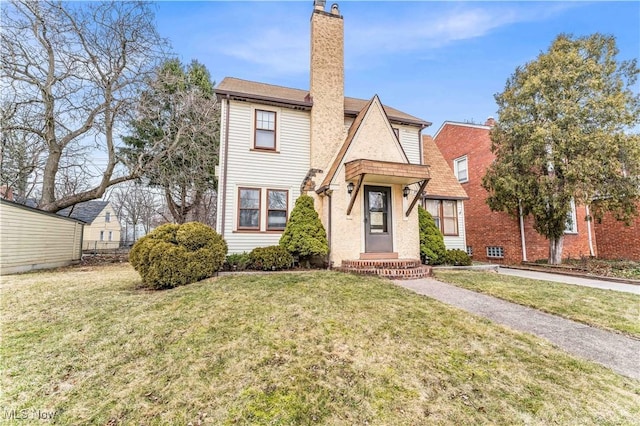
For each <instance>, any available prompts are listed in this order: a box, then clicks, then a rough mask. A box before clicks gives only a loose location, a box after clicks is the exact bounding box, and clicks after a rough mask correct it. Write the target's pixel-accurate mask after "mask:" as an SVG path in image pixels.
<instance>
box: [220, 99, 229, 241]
mask: <svg viewBox="0 0 640 426" xmlns="http://www.w3.org/2000/svg"><path fill="white" fill-rule="evenodd" d="M226 101H227V102H226V108H225V119H224V163H223V166H222V216H221V218H220V236H221V237H222V238H224V227H225V219H226V213H227V165H228V164H229V161H228V158H229V94H227V96H226Z"/></svg>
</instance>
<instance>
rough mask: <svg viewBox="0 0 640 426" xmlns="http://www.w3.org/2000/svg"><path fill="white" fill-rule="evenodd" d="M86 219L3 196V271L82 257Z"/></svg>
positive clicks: (0, 262)
mask: <svg viewBox="0 0 640 426" xmlns="http://www.w3.org/2000/svg"><path fill="white" fill-rule="evenodd" d="M83 230H84V222H82V221H79V220H76V219H71V218H65V217H62V216H58V215H56V214H53V213H48V212H44V211H42V210H38V209H34V208H32V207H27V206H24V205H22V204H17V203H14V202H12V201H7V200H5V199H0V274H1V275H7V274H15V273H17V272H26V271H30V270H33V269H44V268H56V267H59V266H66V265H70V264H72V263H75V262H78V261H80V259H81V258H82V233H83Z"/></svg>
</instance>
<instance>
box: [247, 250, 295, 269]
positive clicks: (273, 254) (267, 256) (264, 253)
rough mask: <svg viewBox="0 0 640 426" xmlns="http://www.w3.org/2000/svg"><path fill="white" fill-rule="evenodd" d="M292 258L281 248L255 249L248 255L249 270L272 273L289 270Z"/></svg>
mask: <svg viewBox="0 0 640 426" xmlns="http://www.w3.org/2000/svg"><path fill="white" fill-rule="evenodd" d="M292 264H293V256H291V254H290V253H289V252H288V251H287V250H286V249H285V248H284V247H282V246H269V247H256V248H254V249H253V251H251V253H249V265H250V267H251V269H257V270H262V271H273V270H278V269H287V268H290V267H291V265H292Z"/></svg>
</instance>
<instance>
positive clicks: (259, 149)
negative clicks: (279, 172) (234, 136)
mask: <svg viewBox="0 0 640 426" xmlns="http://www.w3.org/2000/svg"><path fill="white" fill-rule="evenodd" d="M249 151H251V152H263V153H265V154H280V151H278V150H277V149H269V148H251V149H250V150H249Z"/></svg>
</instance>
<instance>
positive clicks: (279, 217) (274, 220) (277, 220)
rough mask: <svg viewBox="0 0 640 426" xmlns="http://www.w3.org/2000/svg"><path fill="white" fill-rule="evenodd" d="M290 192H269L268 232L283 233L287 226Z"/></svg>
mask: <svg viewBox="0 0 640 426" xmlns="http://www.w3.org/2000/svg"><path fill="white" fill-rule="evenodd" d="M288 198H289V192H288V191H280V190H276V189H268V190H267V204H268V207H267V230H269V231H281V230H283V229H284V227H285V225H286V224H287V199H288Z"/></svg>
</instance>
